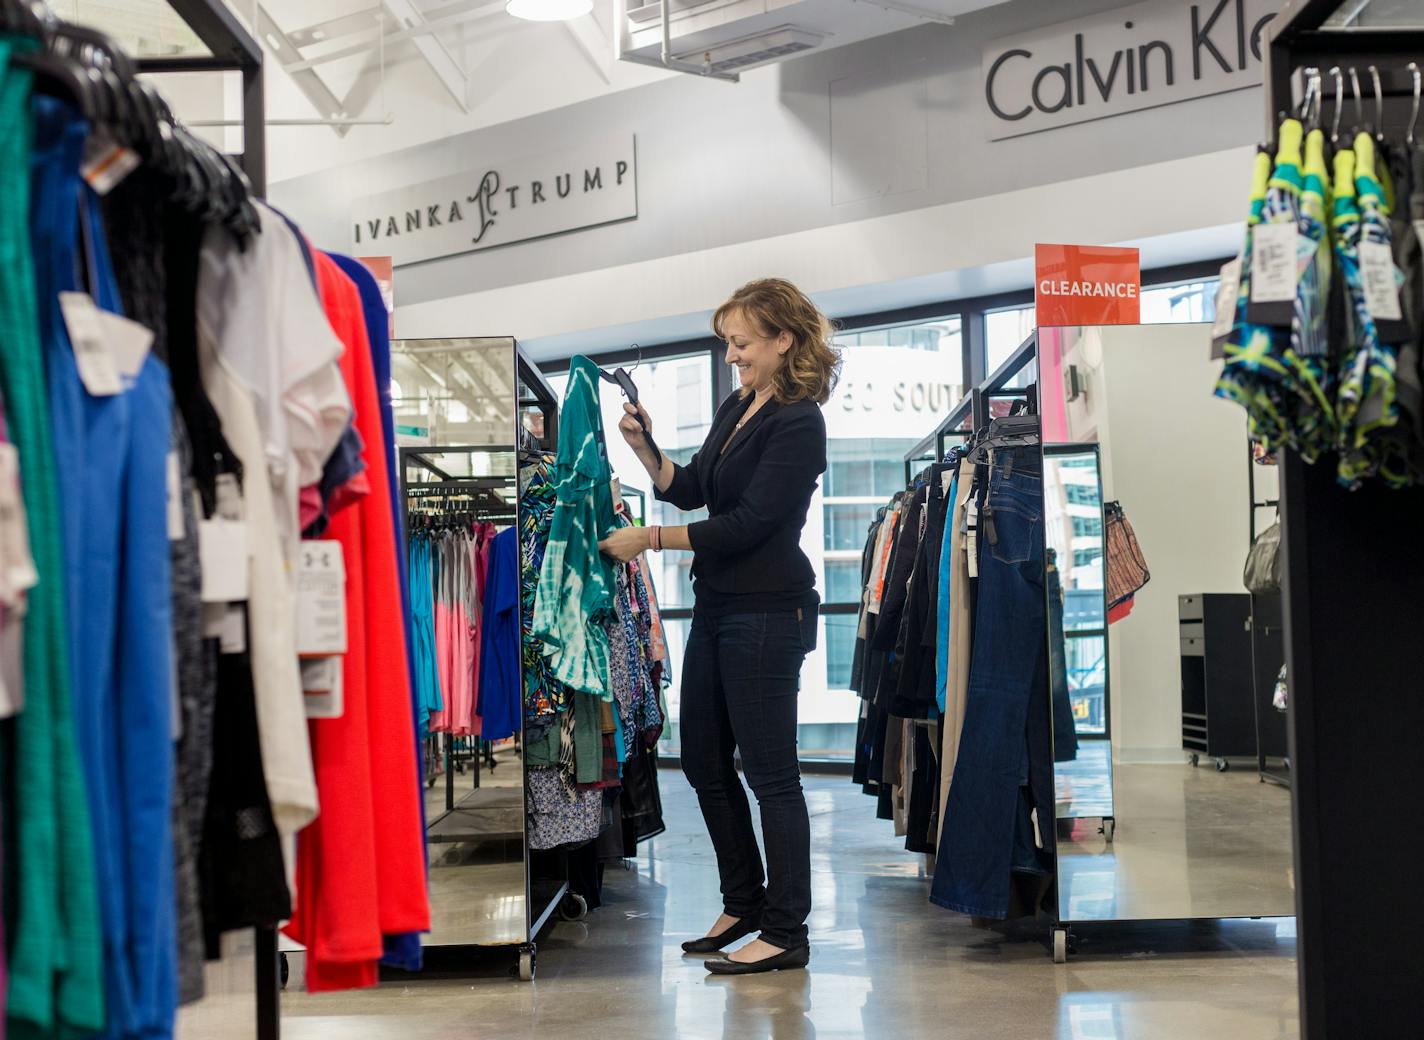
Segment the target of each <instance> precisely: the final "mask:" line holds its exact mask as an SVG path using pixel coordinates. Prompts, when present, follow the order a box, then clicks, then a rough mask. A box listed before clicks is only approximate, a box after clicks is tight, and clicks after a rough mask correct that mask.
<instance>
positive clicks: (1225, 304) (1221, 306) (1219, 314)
mask: <svg viewBox="0 0 1424 1040" xmlns="http://www.w3.org/2000/svg"><path fill="white" fill-rule="evenodd" d="M1240 295H1241V258H1240V257H1239V256H1238V257H1237V258H1236V259H1235V260H1232V261H1231V262H1230V263H1226V264H1222V265H1221V285H1220V287H1219V288H1218V289H1217V290H1216V320H1215V321H1213V322H1212V324H1211V334H1212V336H1213V338H1215V337H1218V336H1228V335H1230V334H1231V328H1232V326H1233V325H1235V324H1236V301H1237V297H1239V296H1240Z"/></svg>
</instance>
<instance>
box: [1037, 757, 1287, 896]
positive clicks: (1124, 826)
mask: <svg viewBox="0 0 1424 1040" xmlns="http://www.w3.org/2000/svg"><path fill="white" fill-rule="evenodd" d="M1115 791H1116V809H1117V811H1116V830H1115V833H1114V838H1113V841H1112V843H1111V844H1109V843H1108V842H1107V840H1106V838H1105V836H1103V835H1101V834H1099V833H1098V828H1097V827H1096V825H1095V824H1093V823H1091V822H1088V821H1079V822H1078V823H1076V824H1075V825H1074V826H1073V828H1072V835H1071V838H1069V839H1068V840H1064V839H1063V836H1062V835H1060V840H1059V859H1060V878H1059V905H1060V907H1061V909H1062V911H1063V916H1064V917H1065V918H1066V919H1068V920H1073V921H1093V920H1110V919H1115V920H1152V919H1162V918H1184V917H1279V916H1283V915H1289V914H1293V913H1294V912H1295V892H1294V886H1293V868H1292V851H1291V822H1290V794H1289V792H1287V791H1285V790H1284V789H1282V788H1279V787H1275V786H1273V785H1270V784H1263V783H1261V782H1260V781H1259V780H1258V778H1257V777H1256V775H1255V773H1254V772H1251V773H1248V772H1245V771H1240V770H1237V771H1231V772H1227V773H1218V772H1217V771H1216V770H1214V769H1203V768H1195V769H1194V768H1192V767H1191V766H1189V765H1187V764H1186V763H1185V762H1184V763H1182V764H1180V765H1122V764H1119V766H1118V769H1117V779H1116V784H1115Z"/></svg>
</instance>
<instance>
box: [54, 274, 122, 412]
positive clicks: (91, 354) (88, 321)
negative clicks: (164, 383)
mask: <svg viewBox="0 0 1424 1040" xmlns="http://www.w3.org/2000/svg"><path fill="white" fill-rule="evenodd" d="M59 309H60V312H61V313H62V314H63V315H64V326H65V328H67V329H68V330H69V342H70V343H71V344H72V345H73V347H74V363H75V364H76V365H77V366H78V368H79V378H80V379H81V380H82V381H83V383H84V389H85V390H88V391H89V394H90V396H92V397H113V396H114V395H115V394H117V393H119V392H120V391H121V390H123V384H122V383H120V382H119V370H118V366H116V365H115V364H114V354H113V351H112V350H110V348H109V343H108V341H107V340H106V339H105V338H104V326H103V324H102V322H101V321H100V318H99V308H98V307H96V306H94V301H93V300H92V299H90V297H89V294H88V293H82V292H62V293H60V294H59Z"/></svg>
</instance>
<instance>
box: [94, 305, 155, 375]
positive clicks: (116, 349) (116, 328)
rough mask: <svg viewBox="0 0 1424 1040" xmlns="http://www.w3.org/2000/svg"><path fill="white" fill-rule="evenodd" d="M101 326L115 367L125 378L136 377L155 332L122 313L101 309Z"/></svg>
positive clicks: (146, 355)
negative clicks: (112, 312)
mask: <svg viewBox="0 0 1424 1040" xmlns="http://www.w3.org/2000/svg"><path fill="white" fill-rule="evenodd" d="M98 314H99V327H100V328H101V329H102V330H103V332H104V341H105V342H106V343H108V345H109V353H110V356H112V357H113V359H114V367H115V368H117V369H118V370H119V375H121V376H123V378H125V379H135V378H137V376H138V371H139V369H141V368H143V362H144V358H146V357H148V351H149V348H151V347H152V346H153V333H152V332H151V331H149V330H148V329H147V328H145V327H144V326H142V325H140V324H139V323H138V322H136V321H130V320H129V319H128V318H125V317H124V316H123V315H122V314H110V313H109V312H108V311H99V312H98Z"/></svg>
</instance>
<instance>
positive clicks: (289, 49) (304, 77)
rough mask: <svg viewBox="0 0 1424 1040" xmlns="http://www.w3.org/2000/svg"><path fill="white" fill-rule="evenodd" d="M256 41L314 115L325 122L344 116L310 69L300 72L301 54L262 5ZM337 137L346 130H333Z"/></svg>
mask: <svg viewBox="0 0 1424 1040" xmlns="http://www.w3.org/2000/svg"><path fill="white" fill-rule="evenodd" d="M257 37H258V41H259V42H260V43H262V44H265V45H266V47H267V49H268V50H270V51H271V52H272V54H273V55H274V56H275V57H276V58H277V62H278V64H280V65H281V66H282V67H283V69H285V70H286V71H287V72H288V74H289V75H291V77H292V82H293V83H295V84H296V85H297V89H299V90H300V91H301V92H302V93H303V94H304V95H306V98H307V100H308V101H310V102H311V103H312V107H313V108H315V109H316V110H317V114H318V115H320V116H322V117H324V118H326V119H339V118H341V117H343V116H345V115H346V106H345V104H344V103H343V102H342V101H341V100H340V99H339V98H338V97H337V96H336V95H335V94H333V93H332V92H331V88H330V87H328V86H327V85H326V84H325V83H324V82H322V79H321V77H320V76H318V75H317V74H316V73H315V72H313V71H311V70H310V69H304V68H301V67H300V66H301V61H302V52H301V51H300V50H298V49H297V47H296V45H295V44H293V43H292V41H291V40H290V39H289V38H288V36H287V34H286V33H285V32H283V31H282V27H281V26H279V25H278V24H277V22H276V19H274V18H273V17H272V16H271V15H270V14H268V13H267V8H266V7H263V6H262V5H260V4H259V5H258V7H257ZM332 129H334V130H336V132H337V133H338V134H342V135H344V134H345V133H346V130H347V128H346V127H333V128H332Z"/></svg>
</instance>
